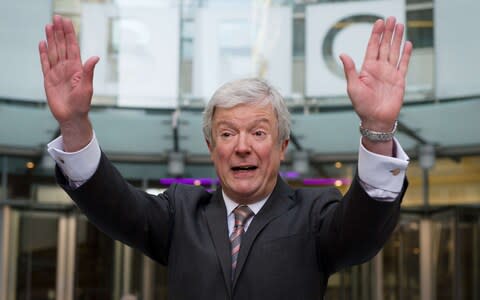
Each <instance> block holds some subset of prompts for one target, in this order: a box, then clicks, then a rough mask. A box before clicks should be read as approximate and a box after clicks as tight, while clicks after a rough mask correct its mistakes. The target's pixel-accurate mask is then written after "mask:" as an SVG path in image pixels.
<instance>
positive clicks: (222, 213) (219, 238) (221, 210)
mask: <svg viewBox="0 0 480 300" xmlns="http://www.w3.org/2000/svg"><path fill="white" fill-rule="evenodd" d="M205 214H206V217H207V223H208V228H209V229H210V235H211V237H212V240H213V243H214V245H215V250H216V252H217V257H218V260H219V261H220V265H221V267H222V271H223V277H224V279H225V286H226V287H227V291H228V294H229V296H231V295H232V277H231V273H232V257H231V255H230V240H229V238H228V228H227V213H226V208H225V202H224V201H223V197H222V192H221V190H217V191H216V192H215V193H214V195H213V196H212V202H210V203H209V204H208V205H207V206H206V208H205Z"/></svg>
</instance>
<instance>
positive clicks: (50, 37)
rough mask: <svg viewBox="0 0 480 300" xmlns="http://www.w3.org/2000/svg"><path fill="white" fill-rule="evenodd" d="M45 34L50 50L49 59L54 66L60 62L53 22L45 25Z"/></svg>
mask: <svg viewBox="0 0 480 300" xmlns="http://www.w3.org/2000/svg"><path fill="white" fill-rule="evenodd" d="M45 35H46V36H47V44H48V47H47V50H48V52H47V53H48V61H49V62H50V66H51V67H53V66H55V65H56V64H57V62H58V54H57V44H56V42H55V33H54V32H53V24H48V25H47V26H45Z"/></svg>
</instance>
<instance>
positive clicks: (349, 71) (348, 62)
mask: <svg viewBox="0 0 480 300" xmlns="http://www.w3.org/2000/svg"><path fill="white" fill-rule="evenodd" d="M340 60H341V61H342V64H343V71H344V72H345V78H346V79H347V83H350V82H353V81H355V80H356V79H357V70H356V69H355V63H354V62H353V59H352V58H351V57H350V56H348V55H346V54H341V55H340Z"/></svg>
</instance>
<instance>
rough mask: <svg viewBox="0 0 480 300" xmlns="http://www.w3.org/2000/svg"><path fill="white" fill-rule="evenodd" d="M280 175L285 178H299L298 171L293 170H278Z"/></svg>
mask: <svg viewBox="0 0 480 300" xmlns="http://www.w3.org/2000/svg"><path fill="white" fill-rule="evenodd" d="M280 176H282V177H283V178H285V179H298V178H300V173H298V172H295V171H285V172H280Z"/></svg>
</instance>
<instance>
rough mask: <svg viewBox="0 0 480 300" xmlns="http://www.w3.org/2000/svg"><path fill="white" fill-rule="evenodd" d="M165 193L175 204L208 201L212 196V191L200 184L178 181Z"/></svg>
mask: <svg viewBox="0 0 480 300" xmlns="http://www.w3.org/2000/svg"><path fill="white" fill-rule="evenodd" d="M165 193H166V194H167V195H168V197H169V198H170V199H172V200H173V201H174V202H175V203H176V204H177V205H192V204H194V205H195V204H196V203H198V204H201V203H208V202H210V199H211V198H212V193H211V192H210V191H208V190H207V189H205V188H204V187H202V186H195V185H188V184H180V183H175V184H172V185H171V186H170V187H169V188H168V189H167V190H166V191H165Z"/></svg>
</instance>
